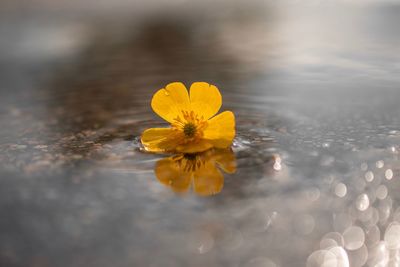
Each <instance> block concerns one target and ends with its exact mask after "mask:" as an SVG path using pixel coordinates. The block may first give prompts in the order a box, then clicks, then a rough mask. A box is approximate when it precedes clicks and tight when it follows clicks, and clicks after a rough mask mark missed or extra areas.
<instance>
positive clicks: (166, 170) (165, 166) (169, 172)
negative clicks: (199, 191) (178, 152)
mask: <svg viewBox="0 0 400 267" xmlns="http://www.w3.org/2000/svg"><path fill="white" fill-rule="evenodd" d="M154 172H155V174H156V177H157V179H158V180H159V181H160V183H162V184H164V185H166V186H168V187H171V189H172V190H174V191H175V192H178V193H183V192H186V191H188V190H189V187H190V183H191V180H192V173H191V172H185V171H184V170H183V168H182V167H181V165H179V164H177V162H176V160H175V159H174V157H170V158H165V159H161V160H159V161H158V162H157V163H156V166H155V168H154Z"/></svg>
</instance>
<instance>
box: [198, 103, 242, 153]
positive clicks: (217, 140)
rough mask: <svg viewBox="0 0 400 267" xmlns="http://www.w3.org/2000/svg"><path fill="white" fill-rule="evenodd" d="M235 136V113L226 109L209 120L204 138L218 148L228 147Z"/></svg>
mask: <svg viewBox="0 0 400 267" xmlns="http://www.w3.org/2000/svg"><path fill="white" fill-rule="evenodd" d="M234 137H235V115H233V113H232V112H231V111H224V112H222V113H221V114H218V115H217V116H215V117H214V118H211V119H210V120H209V121H208V126H207V128H206V129H205V130H204V136H203V138H204V139H206V140H207V141H209V142H210V143H212V144H213V146H214V147H217V148H226V147H229V146H230V145H231V144H232V140H233V138H234Z"/></svg>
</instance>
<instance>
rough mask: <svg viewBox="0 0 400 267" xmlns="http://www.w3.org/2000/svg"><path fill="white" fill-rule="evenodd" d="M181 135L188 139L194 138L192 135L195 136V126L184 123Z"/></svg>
mask: <svg viewBox="0 0 400 267" xmlns="http://www.w3.org/2000/svg"><path fill="white" fill-rule="evenodd" d="M183 133H184V134H185V135H186V136H187V137H189V138H192V137H194V135H195V134H196V125H194V124H193V123H191V122H188V123H186V124H185V125H184V126H183Z"/></svg>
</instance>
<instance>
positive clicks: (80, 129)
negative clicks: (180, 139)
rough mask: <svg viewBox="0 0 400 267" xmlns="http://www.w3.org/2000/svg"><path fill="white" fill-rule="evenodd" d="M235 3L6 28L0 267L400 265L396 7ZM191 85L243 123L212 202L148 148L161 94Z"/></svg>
mask: <svg viewBox="0 0 400 267" xmlns="http://www.w3.org/2000/svg"><path fill="white" fill-rule="evenodd" d="M42 5H45V4H43V3H42ZM229 7H230V8H228V9H226V7H225V6H224V5H222V6H220V5H217V6H215V7H212V8H210V7H209V6H208V5H206V4H204V5H201V4H199V5H198V6H196V7H191V6H190V5H186V6H185V5H184V6H183V7H180V9H176V8H175V7H174V6H172V7H170V8H169V9H166V10H163V11H162V12H161V11H160V10H158V9H157V8H154V7H153V8H149V9H148V10H147V9H145V10H146V11H143V12H144V13H143V14H141V16H139V15H138V14H137V13H140V12H139V11H137V10H136V11H135V12H136V13H135V12H134V11H132V12H133V13H135V15H136V16H134V18H133V16H131V14H130V12H129V11H127V12H126V14H125V13H123V15H120V16H117V17H116V16H115V14H114V13H113V12H116V11H115V10H113V11H110V10H109V11H107V12H104V11H101V10H100V11H99V10H96V11H92V13H90V12H89V14H86V13H85V11H82V12H83V13H84V14H81V13H79V12H77V11H76V10H75V9H72V10H68V7H64V8H66V9H67V11H66V12H65V13H64V14H63V16H61V18H63V19H62V20H60V19H56V18H57V12H56V11H54V10H53V9H52V8H51V7H50V8H49V10H47V12H48V13H46V12H44V13H45V14H46V15H45V16H43V13H41V12H40V11H36V9H34V8H32V7H31V9H32V10H30V11H29V9H28V11H29V12H28V13H29V14H30V16H27V17H25V18H23V19H22V18H21V17H18V16H16V15H15V14H20V13H19V12H20V10H19V9H15V10H14V11H13V12H15V14H14V13H12V12H11V13H10V14H11V15H10V16H9V17H8V18H3V20H5V21H8V22H9V24H4V25H5V26H4V27H3V29H2V30H4V33H7V32H11V33H12V34H11V35H10V37H9V40H6V41H3V40H4V39H3V40H2V43H0V44H2V46H1V47H2V49H1V52H0V53H1V54H2V57H1V58H2V61H0V63H1V64H0V68H1V69H0V70H1V71H0V75H1V78H2V79H1V80H2V85H3V89H2V91H1V100H0V103H1V107H0V110H1V111H2V112H1V115H0V124H1V125H2V129H1V130H0V151H1V153H0V162H1V163H0V164H1V165H0V166H1V168H0V169H1V172H0V174H1V179H0V184H1V186H0V212H1V215H2V216H1V218H0V262H1V263H2V265H4V266H152V267H155V266H246V267H249V266H251V267H255V266H397V265H396V264H399V253H400V250H399V249H400V209H399V204H400V202H399V201H400V200H399V198H398V196H397V194H396V192H397V191H398V190H399V188H400V184H399V181H400V180H399V179H400V166H399V149H400V148H399V141H400V121H399V117H398V114H399V112H400V106H399V105H398V99H400V91H399V88H398V87H399V84H400V75H399V74H400V65H399V62H400V56H399V55H400V49H399V47H400V46H399V44H400V39H399V36H400V35H399V33H400V32H399V29H398V27H397V25H398V23H399V22H400V21H399V20H400V19H399V18H400V16H399V15H400V14H399V11H400V6H398V5H394V4H390V3H381V4H379V5H377V4H371V3H370V4H363V5H361V4H351V3H342V4H333V3H330V4H321V3H318V4H316V3H310V4H307V5H300V4H296V3H292V2H290V1H289V2H284V3H283V4H272V3H270V4H266V3H259V2H254V4H247V5H239V4H237V5H234V4H232V6H229ZM120 8H121V7H120ZM38 9H39V8H38ZM153 9H154V10H156V11H154V10H153ZM117 10H118V9H117ZM149 10H150V11H149ZM42 12H43V11H42ZM188 13H189V14H191V16H189V15H183V14H188ZM12 14H14V16H13V15H12ZM72 14H73V15H72ZM118 14H119V13H118ZM121 14H122V13H121ZM160 14H162V16H160ZM200 22H201V23H200ZM4 33H2V35H4ZM39 37H40V38H39ZM13 41H16V43H18V44H21V45H18V46H15V45H13ZM24 44H25V45H24ZM199 80H204V81H208V82H210V83H214V84H216V85H217V86H218V87H219V88H220V90H221V92H222V95H223V108H222V110H232V111H233V112H234V113H235V115H236V124H237V136H236V138H235V141H234V144H233V146H232V152H233V155H234V157H235V159H234V160H233V161H232V160H231V161H232V162H231V163H230V164H234V165H235V166H236V168H235V169H236V170H235V171H234V172H233V171H230V172H228V173H225V172H223V176H224V179H223V182H222V184H221V183H219V184H218V185H215V188H219V189H218V190H216V189H215V188H214V189H213V190H214V191H215V192H214V194H212V195H211V196H208V197H204V196H200V195H199V194H198V192H197V191H196V190H194V189H193V188H192V189H191V190H189V191H188V192H186V193H174V192H173V190H172V188H173V187H172V186H168V184H167V185H164V184H162V183H160V182H159V180H157V178H156V174H155V171H154V168H155V166H157V162H159V161H160V160H162V159H163V158H165V157H168V155H154V154H148V153H144V152H143V151H142V150H141V146H140V142H139V137H140V134H141V132H142V131H143V130H144V129H147V128H149V127H156V126H164V125H165V124H163V121H162V120H161V119H159V118H157V117H156V116H155V115H154V114H153V112H152V111H151V108H150V105H149V102H150V99H151V96H152V94H153V93H154V92H155V91H156V90H158V89H160V88H161V87H163V86H165V85H166V84H167V83H169V82H171V81H183V82H184V83H186V84H187V85H188V86H189V85H190V83H192V82H194V81H199ZM211 158H212V156H211ZM171 187H172V188H171ZM220 187H222V188H220ZM217 191H218V192H217ZM219 191H220V192H219Z"/></svg>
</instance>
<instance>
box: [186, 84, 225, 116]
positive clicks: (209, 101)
mask: <svg viewBox="0 0 400 267" xmlns="http://www.w3.org/2000/svg"><path fill="white" fill-rule="evenodd" d="M221 105H222V97H221V94H220V92H219V90H218V88H217V87H215V86H214V85H210V84H208V83H205V82H195V83H193V84H192V86H190V106H191V109H192V110H193V111H194V112H195V113H196V114H198V115H200V116H203V118H204V119H205V120H208V119H209V118H211V117H212V116H214V115H215V114H217V112H218V110H219V109H220V108H221Z"/></svg>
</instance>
